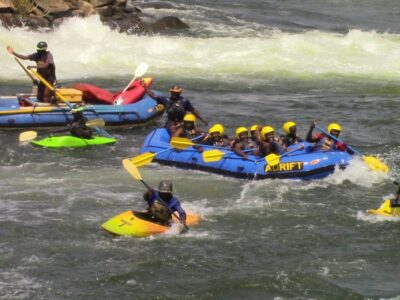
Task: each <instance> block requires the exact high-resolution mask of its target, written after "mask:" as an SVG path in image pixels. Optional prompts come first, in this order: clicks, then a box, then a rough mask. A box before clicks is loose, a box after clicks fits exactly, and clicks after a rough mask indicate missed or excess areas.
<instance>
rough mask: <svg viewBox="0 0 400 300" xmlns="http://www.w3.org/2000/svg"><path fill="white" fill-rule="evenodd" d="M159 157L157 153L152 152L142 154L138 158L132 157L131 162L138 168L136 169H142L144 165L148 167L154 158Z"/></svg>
mask: <svg viewBox="0 0 400 300" xmlns="http://www.w3.org/2000/svg"><path fill="white" fill-rule="evenodd" d="M156 155H157V153H151V152H146V153H143V154H140V155H138V156H135V157H132V158H131V162H132V163H133V164H134V165H135V166H136V167H138V168H139V167H142V166H144V165H147V164H149V163H151V162H152V161H153V158H154V157H155V156H156Z"/></svg>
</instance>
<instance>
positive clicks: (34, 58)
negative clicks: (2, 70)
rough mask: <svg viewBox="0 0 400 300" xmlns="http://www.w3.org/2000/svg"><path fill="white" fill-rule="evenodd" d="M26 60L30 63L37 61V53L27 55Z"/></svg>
mask: <svg viewBox="0 0 400 300" xmlns="http://www.w3.org/2000/svg"><path fill="white" fill-rule="evenodd" d="M28 59H29V60H31V61H37V53H32V54H29V55H28Z"/></svg>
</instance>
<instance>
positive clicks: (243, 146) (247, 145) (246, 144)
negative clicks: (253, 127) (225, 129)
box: [231, 138, 255, 151]
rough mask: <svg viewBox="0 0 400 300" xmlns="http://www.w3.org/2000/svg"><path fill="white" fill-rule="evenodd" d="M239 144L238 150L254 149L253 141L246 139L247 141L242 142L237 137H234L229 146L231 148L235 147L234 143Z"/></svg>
mask: <svg viewBox="0 0 400 300" xmlns="http://www.w3.org/2000/svg"><path fill="white" fill-rule="evenodd" d="M238 143H239V144H240V150H242V151H243V150H247V149H254V148H255V145H254V143H253V141H252V140H250V139H248V140H247V142H242V141H241V140H239V139H238V138H236V139H234V140H233V141H232V142H231V148H232V149H233V148H234V147H235V145H236V144H238Z"/></svg>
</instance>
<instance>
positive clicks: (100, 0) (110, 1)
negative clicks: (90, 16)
mask: <svg viewBox="0 0 400 300" xmlns="http://www.w3.org/2000/svg"><path fill="white" fill-rule="evenodd" d="M88 2H89V3H90V4H92V5H93V7H94V8H98V7H102V6H107V5H114V3H115V0H88Z"/></svg>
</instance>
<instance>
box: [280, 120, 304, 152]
mask: <svg viewBox="0 0 400 300" xmlns="http://www.w3.org/2000/svg"><path fill="white" fill-rule="evenodd" d="M282 129H283V131H284V132H285V134H286V135H284V136H281V139H282V141H283V143H284V144H285V146H286V147H289V146H291V145H293V144H297V143H301V142H302V141H303V140H302V139H301V138H300V137H299V136H298V135H297V125H296V123H295V122H292V121H288V122H286V123H285V124H283V126H282Z"/></svg>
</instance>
